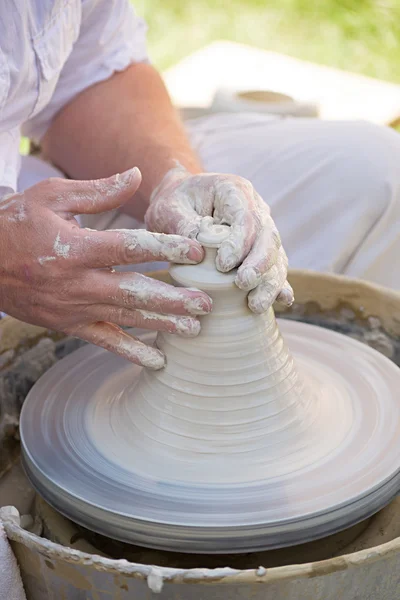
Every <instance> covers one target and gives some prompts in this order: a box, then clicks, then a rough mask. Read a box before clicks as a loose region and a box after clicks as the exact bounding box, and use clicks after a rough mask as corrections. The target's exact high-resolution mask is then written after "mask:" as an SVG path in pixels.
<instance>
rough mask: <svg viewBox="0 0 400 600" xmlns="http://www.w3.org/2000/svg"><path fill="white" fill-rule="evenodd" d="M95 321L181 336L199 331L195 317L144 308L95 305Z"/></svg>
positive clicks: (93, 312)
mask: <svg viewBox="0 0 400 600" xmlns="http://www.w3.org/2000/svg"><path fill="white" fill-rule="evenodd" d="M91 315H92V316H93V318H94V319H96V320H97V321H106V320H107V321H109V322H110V323H114V324H115V325H120V326H121V327H139V328H142V329H152V330H156V331H165V332H167V333H174V334H177V335H180V336H182V337H188V338H192V337H196V336H197V335H198V334H199V333H200V321H199V320H198V319H196V318H195V317H181V316H176V315H160V314H157V313H153V312H149V311H146V310H129V309H128V308H116V307H115V306H97V307H95V308H94V309H93V311H91Z"/></svg>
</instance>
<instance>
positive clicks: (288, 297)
mask: <svg viewBox="0 0 400 600" xmlns="http://www.w3.org/2000/svg"><path fill="white" fill-rule="evenodd" d="M276 301H277V302H279V304H283V306H292V304H293V302H294V292H293V288H292V286H291V285H290V283H289V282H288V281H286V282H285V283H284V285H283V288H282V289H281V291H280V292H279V294H278V295H277V297H276Z"/></svg>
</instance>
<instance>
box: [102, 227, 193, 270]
mask: <svg viewBox="0 0 400 600" xmlns="http://www.w3.org/2000/svg"><path fill="white" fill-rule="evenodd" d="M111 231H117V232H119V233H120V234H121V235H122V236H123V239H124V241H125V245H126V248H127V250H129V251H130V252H133V251H135V250H137V251H138V252H141V253H143V254H151V255H152V256H153V257H155V259H159V260H165V261H168V262H182V261H184V262H189V259H188V258H187V254H188V252H189V250H190V245H189V243H188V241H187V240H185V239H184V238H182V237H181V236H178V235H165V234H163V233H151V232H150V231H146V229H112V230H111ZM199 258H200V257H199Z"/></svg>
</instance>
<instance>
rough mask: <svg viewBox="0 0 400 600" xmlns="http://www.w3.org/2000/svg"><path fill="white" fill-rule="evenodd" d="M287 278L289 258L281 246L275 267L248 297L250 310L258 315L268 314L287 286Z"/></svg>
mask: <svg viewBox="0 0 400 600" xmlns="http://www.w3.org/2000/svg"><path fill="white" fill-rule="evenodd" d="M286 277H287V257H286V254H285V252H284V250H283V248H282V246H281V248H280V249H279V252H278V256H277V260H276V263H275V265H274V266H273V267H271V269H270V270H269V271H267V273H265V275H264V277H263V278H262V280H261V282H260V284H259V285H258V286H257V287H256V288H255V289H254V290H253V291H251V292H250V294H249V296H248V304H249V308H250V310H252V311H253V312H254V313H257V314H261V313H263V312H266V311H267V310H268V309H269V308H270V306H272V304H273V303H274V301H275V299H276V297H277V295H278V294H279V293H280V291H281V290H282V288H283V286H284V285H285V282H286Z"/></svg>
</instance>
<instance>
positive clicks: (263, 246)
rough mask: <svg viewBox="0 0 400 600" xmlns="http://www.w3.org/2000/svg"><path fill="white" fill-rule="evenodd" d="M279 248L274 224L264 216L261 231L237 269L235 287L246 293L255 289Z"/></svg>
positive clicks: (279, 240) (268, 217)
mask: <svg viewBox="0 0 400 600" xmlns="http://www.w3.org/2000/svg"><path fill="white" fill-rule="evenodd" d="M280 247H281V238H280V235H279V233H278V230H277V228H276V226H275V223H274V222H273V220H272V219H271V217H270V216H269V215H266V216H265V217H264V225H263V228H262V230H261V231H260V233H259V235H258V237H257V239H256V241H255V242H254V245H253V247H252V249H251V250H250V252H249V254H248V256H247V257H246V259H245V260H244V261H243V264H242V265H241V266H240V267H239V269H238V272H237V276H236V280H235V283H236V285H237V286H238V287H239V288H240V289H241V290H246V291H249V290H253V289H254V288H255V287H257V286H258V285H259V284H260V282H261V279H262V277H263V275H264V274H265V273H266V272H267V271H269V270H270V269H271V268H272V267H273V265H274V264H275V261H276V259H277V256H278V251H279V248H280Z"/></svg>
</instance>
